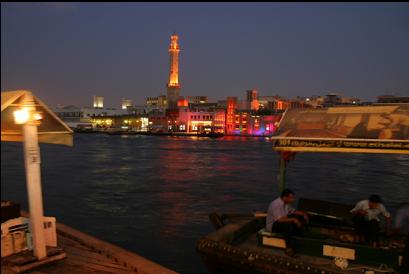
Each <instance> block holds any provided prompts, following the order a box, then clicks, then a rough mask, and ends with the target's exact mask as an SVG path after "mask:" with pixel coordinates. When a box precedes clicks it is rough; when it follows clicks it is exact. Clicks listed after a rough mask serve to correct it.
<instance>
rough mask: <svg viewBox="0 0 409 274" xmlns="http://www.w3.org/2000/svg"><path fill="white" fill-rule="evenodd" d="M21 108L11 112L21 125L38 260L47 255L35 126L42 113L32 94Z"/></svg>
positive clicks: (37, 124)
mask: <svg viewBox="0 0 409 274" xmlns="http://www.w3.org/2000/svg"><path fill="white" fill-rule="evenodd" d="M20 105H21V108H20V109H18V110H16V111H14V112H13V116H14V122H15V123H16V124H18V125H22V131H23V143H24V160H25V168H26V184H27V192H28V203H29V210H30V222H31V232H32V235H33V249H34V250H33V251H34V256H36V257H37V258H38V259H39V260H41V259H43V258H45V257H47V249H46V245H45V237H44V225H43V223H44V212H43V211H44V210H43V197H42V191H41V173H40V149H39V145H38V135H37V126H39V125H40V123H41V119H42V115H41V113H39V112H37V111H36V108H35V103H34V98H33V95H32V94H25V95H24V96H23V97H22V99H21V102H20Z"/></svg>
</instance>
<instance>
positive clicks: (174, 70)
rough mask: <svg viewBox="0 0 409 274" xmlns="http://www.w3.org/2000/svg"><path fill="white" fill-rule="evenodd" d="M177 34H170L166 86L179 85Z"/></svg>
mask: <svg viewBox="0 0 409 274" xmlns="http://www.w3.org/2000/svg"><path fill="white" fill-rule="evenodd" d="M178 39H179V36H178V35H177V34H176V33H174V34H172V35H171V36H170V45H169V58H170V62H169V82H168V87H180V85H179V52H180V48H179V43H178Z"/></svg>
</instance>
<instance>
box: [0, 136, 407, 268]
mask: <svg viewBox="0 0 409 274" xmlns="http://www.w3.org/2000/svg"><path fill="white" fill-rule="evenodd" d="M74 143H75V145H74V147H64V146H57V145H41V153H42V178H43V181H42V184H43V194H44V208H45V213H46V214H47V215H50V216H56V217H57V219H58V221H60V222H63V223H66V224H68V225H70V226H73V227H75V228H77V229H80V230H82V231H84V232H87V233H90V234H92V235H95V236H97V237H99V238H101V239H104V240H106V241H109V242H112V243H115V244H118V245H119V246H122V247H124V248H126V249H129V250H131V251H134V252H136V253H138V254H140V255H142V256H144V257H147V258H149V259H152V260H154V261H156V262H158V263H160V264H162V265H164V266H167V267H169V268H172V269H174V270H176V271H179V272H183V273H206V269H205V267H204V265H203V264H202V262H201V260H200V257H199V255H197V253H196V251H195V241H196V239H198V238H199V237H200V236H203V235H205V234H207V233H208V232H210V231H212V228H211V226H210V224H209V222H208V219H207V214H208V213H209V212H211V211H219V212H250V211H252V210H265V209H266V208H267V205H268V203H269V202H270V201H271V200H272V199H273V198H275V196H276V195H277V193H278V191H277V179H276V174H277V166H278V159H277V156H276V154H275V153H273V152H272V150H271V143H270V142H269V141H268V140H267V139H264V138H260V139H258V138H249V139H246V138H239V137H238V138H225V139H206V138H202V139H198V138H195V137H192V138H190V137H179V138H175V137H155V136H130V137H121V136H107V135H95V134H89V135H87V134H83V135H75V140H74ZM1 168H2V171H1V198H2V199H5V198H6V199H11V200H15V201H17V202H20V203H21V204H22V206H23V207H25V208H26V205H27V198H26V189H25V181H24V180H25V179H24V164H23V153H22V145H21V144H17V143H2V144H1ZM287 179H288V186H290V187H291V188H293V189H294V190H295V191H296V193H297V194H299V195H301V196H308V197H310V198H317V199H323V200H330V201H331V200H332V201H338V202H345V203H354V202H356V201H357V200H359V199H363V198H366V196H368V194H370V193H378V194H381V195H382V196H383V198H384V200H385V204H386V206H387V207H389V208H391V209H392V211H393V209H394V208H396V207H397V206H398V205H399V203H402V202H405V201H406V202H407V201H409V184H408V183H409V157H408V156H407V155H406V156H403V155H364V154H299V155H297V156H296V160H295V161H294V162H292V163H291V164H290V167H289V174H288V177H287Z"/></svg>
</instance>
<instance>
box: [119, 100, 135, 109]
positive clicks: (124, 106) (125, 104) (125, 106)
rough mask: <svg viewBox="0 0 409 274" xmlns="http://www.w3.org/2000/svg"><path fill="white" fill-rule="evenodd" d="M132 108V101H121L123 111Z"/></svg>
mask: <svg viewBox="0 0 409 274" xmlns="http://www.w3.org/2000/svg"><path fill="white" fill-rule="evenodd" d="M131 107H132V100H130V99H125V98H122V100H121V108H122V109H128V108H131Z"/></svg>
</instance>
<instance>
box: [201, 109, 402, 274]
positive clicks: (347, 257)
mask: <svg viewBox="0 0 409 274" xmlns="http://www.w3.org/2000/svg"><path fill="white" fill-rule="evenodd" d="M369 121H370V122H369ZM386 121H389V122H390V124H387V123H386ZM374 125H375V126H374ZM376 125H382V127H381V126H379V127H378V126H376ZM408 128H409V105H389V106H371V107H359V108H354V107H349V108H347V107H341V108H329V109H320V110H291V111H287V112H286V113H285V114H284V116H283V118H282V121H281V122H280V125H279V127H278V130H277V134H276V136H274V137H272V140H273V150H275V151H277V152H279V155H280V174H279V178H280V180H279V186H280V189H281V190H282V189H284V187H285V183H286V182H285V177H286V176H285V175H286V170H287V166H288V163H289V161H290V160H293V159H294V155H295V153H298V152H348V153H393V154H409V132H408ZM298 208H299V209H301V210H304V211H305V212H307V213H308V214H309V216H310V222H309V225H308V227H307V228H306V230H305V231H304V233H303V234H302V235H298V236H294V237H293V240H294V249H295V256H289V255H286V252H285V249H286V248H287V246H286V241H285V239H284V237H283V235H281V234H280V233H274V232H268V231H266V230H265V215H266V214H265V213H256V214H223V215H218V214H216V213H212V214H211V215H210V216H209V217H210V220H211V222H212V224H213V225H214V227H215V228H216V231H214V232H212V233H210V234H208V235H206V236H204V237H202V238H200V239H199V240H198V242H197V251H198V252H199V254H200V255H201V257H202V258H203V261H204V262H205V264H206V265H207V266H208V268H209V270H210V271H212V272H216V273H218V272H222V273H368V274H369V273H409V272H405V271H407V269H406V270H402V269H401V268H402V262H403V260H404V259H406V260H407V257H408V246H407V241H408V238H407V236H403V235H399V234H394V235H389V234H386V233H383V234H381V241H380V244H379V246H378V247H373V246H370V245H367V244H361V243H360V242H358V241H357V239H358V238H359V237H357V235H358V233H357V231H356V230H355V228H354V226H353V225H352V222H351V215H350V210H351V209H352V208H353V207H352V206H351V205H343V204H339V203H334V202H329V201H318V200H311V199H300V201H299V206H298Z"/></svg>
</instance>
